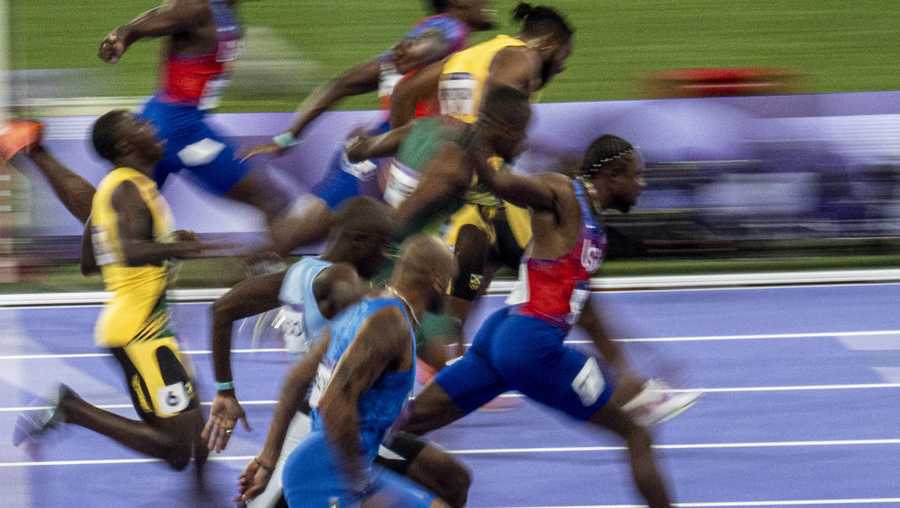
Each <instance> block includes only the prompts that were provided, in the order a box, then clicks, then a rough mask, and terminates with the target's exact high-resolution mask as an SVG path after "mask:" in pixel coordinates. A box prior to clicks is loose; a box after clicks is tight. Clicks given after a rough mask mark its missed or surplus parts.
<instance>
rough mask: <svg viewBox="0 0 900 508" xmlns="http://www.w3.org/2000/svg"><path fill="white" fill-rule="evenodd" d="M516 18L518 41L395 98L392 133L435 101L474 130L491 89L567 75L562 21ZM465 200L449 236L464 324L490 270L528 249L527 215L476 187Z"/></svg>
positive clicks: (568, 31) (442, 68) (446, 69)
mask: <svg viewBox="0 0 900 508" xmlns="http://www.w3.org/2000/svg"><path fill="white" fill-rule="evenodd" d="M514 18H515V19H516V20H517V21H521V22H522V30H521V32H520V33H519V34H518V35H517V36H515V37H511V36H508V35H499V36H497V37H495V38H494V39H491V40H489V41H486V42H483V43H481V44H478V45H475V46H472V47H471V48H469V49H466V50H464V51H460V52H458V53H455V54H454V55H452V56H450V57H449V58H448V59H447V60H445V61H444V62H438V63H436V64H433V65H431V66H429V67H426V68H425V69H423V70H422V71H420V72H419V73H417V74H415V75H413V76H411V77H410V78H408V79H406V80H404V81H402V82H401V83H400V84H398V85H397V87H396V88H395V91H394V95H393V98H392V107H391V124H392V126H394V127H398V126H401V125H404V124H406V123H407V122H408V121H409V120H410V119H412V118H413V115H414V112H415V104H416V102H417V101H420V100H426V99H427V98H428V97H433V96H434V95H435V94H437V98H438V100H439V103H440V107H441V113H442V114H447V115H450V116H453V117H455V118H457V119H459V120H462V121H464V122H467V123H473V122H474V121H475V119H476V117H477V115H478V112H479V110H480V106H481V100H482V98H483V97H484V96H485V94H486V90H487V89H488V88H491V87H495V86H498V85H499V86H509V87H512V88H515V89H517V90H519V91H521V92H524V93H526V94H529V95H531V94H534V93H535V92H537V91H538V90H540V89H541V88H543V87H544V86H545V85H546V84H547V83H548V82H549V81H550V80H551V79H552V78H553V77H554V76H555V75H557V74H559V73H560V72H562V71H563V70H564V68H565V61H566V59H567V58H568V57H569V55H570V54H571V52H572V35H573V30H572V28H571V27H570V26H569V24H568V23H567V22H566V20H565V19H564V18H563V17H562V15H560V14H559V13H558V12H557V11H556V10H554V9H552V8H550V7H544V6H538V7H532V6H531V5H528V4H526V3H520V4H519V5H518V7H516V9H515V11H514ZM466 198H467V201H468V202H469V205H467V206H465V207H463V208H462V209H461V210H460V211H458V212H457V213H456V214H454V215H453V217H452V218H451V219H450V223H449V224H448V227H447V228H446V230H445V231H446V232H445V236H444V238H445V240H446V241H447V242H448V243H449V244H450V245H451V246H453V247H454V250H455V251H456V255H457V262H458V263H459V277H458V278H457V280H456V281H454V284H453V288H452V291H451V294H452V296H454V297H455V298H453V299H452V304H451V310H452V311H453V313H454V314H455V315H456V316H457V317H459V318H461V319H465V317H466V315H467V314H468V311H469V308H470V307H471V304H472V301H474V299H475V298H477V296H478V295H479V294H480V293H481V292H482V291H483V290H484V289H485V288H486V287H487V285H488V283H489V281H490V280H489V279H490V275H491V274H490V273H488V272H491V271H493V270H489V269H488V266H487V265H488V264H489V262H490V264H491V265H493V267H491V268H495V267H496V266H497V265H506V266H510V267H512V268H514V269H515V268H517V267H518V264H519V260H520V259H521V257H522V254H523V253H524V248H525V246H526V245H527V244H528V243H529V242H530V241H531V226H530V218H529V215H528V211H527V210H525V209H523V208H519V207H516V206H513V205H511V204H509V203H504V202H503V201H501V200H499V199H497V198H496V197H494V196H493V195H492V194H490V193H489V192H487V191H485V190H483V189H480V188H478V187H477V186H476V187H474V188H472V189H471V190H470V191H469V193H468V194H467V196H466ZM487 254H490V256H488V255H487ZM488 258H490V259H488Z"/></svg>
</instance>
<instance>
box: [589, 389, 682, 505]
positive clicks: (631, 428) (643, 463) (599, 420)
mask: <svg viewBox="0 0 900 508" xmlns="http://www.w3.org/2000/svg"><path fill="white" fill-rule="evenodd" d="M618 391H619V389H617V390H616V392H618ZM621 399H625V400H628V399H627V398H625V397H623V396H622V395H621V394H618V393H615V392H614V393H613V397H612V399H611V400H610V403H608V404H606V406H604V407H602V408H600V409H599V410H598V411H597V412H596V413H594V415H593V416H592V417H591V419H590V422H591V423H593V424H595V425H599V426H601V427H603V428H606V429H609V430H611V431H613V432H615V433H616V434H618V435H619V437H621V438H622V439H623V440H624V441H625V444H626V446H627V447H628V460H629V462H630V464H631V476H632V478H633V479H634V483H635V485H636V486H637V489H638V491H639V492H640V493H641V496H643V497H644V499H645V500H646V501H647V504H648V505H649V506H650V508H670V507H671V506H672V504H671V501H670V500H669V494H668V493H667V489H666V486H665V483H664V482H663V479H662V475H660V473H659V469H658V468H657V466H656V458H655V457H654V454H653V448H652V444H653V443H652V439H651V438H650V434H649V433H648V432H647V430H645V429H644V428H643V427H641V426H640V425H638V424H637V423H635V422H634V420H632V419H631V417H630V416H628V414H627V413H625V412H624V411H622V409H621V408H620V406H618V405H616V404H615V403H614V402H613V401H615V400H621Z"/></svg>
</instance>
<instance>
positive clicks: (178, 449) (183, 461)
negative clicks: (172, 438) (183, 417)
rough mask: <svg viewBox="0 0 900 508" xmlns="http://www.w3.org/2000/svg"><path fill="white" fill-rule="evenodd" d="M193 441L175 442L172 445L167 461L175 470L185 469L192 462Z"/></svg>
mask: <svg viewBox="0 0 900 508" xmlns="http://www.w3.org/2000/svg"><path fill="white" fill-rule="evenodd" d="M191 451H192V447H191V443H190V441H188V442H187V443H182V442H178V443H174V444H172V445H170V448H169V453H168V456H167V457H166V463H167V464H168V465H169V467H171V468H172V469H174V470H175V471H184V470H185V469H186V468H187V467H188V465H190V463H191Z"/></svg>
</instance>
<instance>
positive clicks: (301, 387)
mask: <svg viewBox="0 0 900 508" xmlns="http://www.w3.org/2000/svg"><path fill="white" fill-rule="evenodd" d="M330 342H331V339H330V337H329V334H328V332H327V331H326V332H325V334H324V335H323V336H322V338H321V339H319V342H318V343H317V344H316V345H315V346H314V347H313V349H312V350H311V351H310V352H309V353H307V354H306V356H304V357H303V359H302V360H300V361H299V362H297V364H296V365H294V367H293V368H292V369H291V371H290V373H289V374H288V376H287V378H286V379H285V380H284V385H283V387H282V388H281V396H280V397H279V399H278V404H277V405H276V406H275V414H274V415H273V416H272V423H271V424H270V425H269V433H268V434H267V435H266V442H265V445H264V446H263V449H262V452H260V454H259V455H257V456H256V458H255V459H253V460H251V461H250V463H249V464H247V467H246V468H245V469H244V472H243V474H241V477H240V480H239V482H240V489H241V492H240V496H239V498H240V500H242V501H245V502H246V501H249V500H250V499H253V498H254V497H256V496H257V495H259V494H260V493H261V492H262V491H263V490H265V489H266V485H268V483H269V478H270V477H271V475H272V470H273V469H275V464H276V463H277V462H278V456H279V455H280V454H281V448H282V446H284V437H285V435H286V434H287V429H288V426H289V425H290V423H291V419H293V418H294V415H296V414H297V411H299V410H300V409H301V408H302V406H303V405H304V400H305V398H306V393H307V392H308V391H309V387H310V385H311V384H312V381H313V379H314V378H315V376H316V371H317V369H318V367H319V363H320V362H321V361H322V358H324V357H325V352H326V351H328V345H329V343H330Z"/></svg>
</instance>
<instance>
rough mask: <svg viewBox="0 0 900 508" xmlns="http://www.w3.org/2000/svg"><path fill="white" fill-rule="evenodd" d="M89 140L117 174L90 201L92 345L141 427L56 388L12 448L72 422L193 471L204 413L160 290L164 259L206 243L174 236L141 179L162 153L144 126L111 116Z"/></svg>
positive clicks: (85, 253)
mask: <svg viewBox="0 0 900 508" xmlns="http://www.w3.org/2000/svg"><path fill="white" fill-rule="evenodd" d="M92 136H93V144H94V149H95V150H96V151H97V153H98V154H100V155H101V156H102V157H104V158H105V159H107V160H109V161H110V162H111V163H113V165H114V166H115V169H113V170H112V171H110V173H109V174H108V175H107V176H106V177H105V178H104V179H103V180H102V181H101V182H100V184H99V185H98V187H97V189H96V191H95V192H93V195H92V198H91V199H92V201H91V208H90V209H91V217H90V219H89V220H88V222H87V227H86V228H85V235H84V238H83V240H82V272H84V273H85V274H88V273H96V272H97V271H98V270H99V271H100V272H101V273H102V275H103V281H104V283H105V284H106V289H107V290H108V291H110V292H111V293H112V294H113V296H112V299H111V300H110V302H109V303H108V304H107V305H106V307H105V308H104V310H103V313H102V314H101V316H100V319H99V320H98V322H97V327H96V341H97V345H98V346H100V347H103V348H107V349H108V350H109V351H110V352H111V353H112V354H113V356H114V357H115V358H116V359H117V360H118V361H119V363H120V365H121V366H122V369H123V371H124V373H125V381H126V385H127V386H128V390H129V392H130V394H131V399H132V402H133V404H134V408H135V410H137V412H138V414H139V415H140V417H141V419H142V420H143V422H141V421H135V420H128V419H125V418H122V417H121V416H118V415H116V414H113V413H110V412H108V411H104V410H102V409H100V408H97V407H95V406H92V405H91V404H89V403H87V402H85V401H84V400H82V399H81V398H80V397H78V395H77V394H76V393H75V392H74V391H72V390H71V389H70V388H68V387H67V386H65V385H61V386H60V389H59V399H58V401H57V403H56V404H55V405H54V407H53V408H52V409H50V410H48V411H45V412H39V413H34V412H31V413H29V416H27V417H20V418H19V421H18V422H17V428H16V433H15V436H14V442H15V443H16V444H19V443H21V442H22V441H24V440H25V439H27V438H36V437H38V436H40V435H42V434H43V433H44V432H45V431H46V430H48V429H50V428H53V427H55V426H57V425H59V424H62V423H73V424H76V425H80V426H82V427H85V428H88V429H91V430H94V431H96V432H99V433H101V434H103V435H106V436H108V437H110V438H112V439H114V440H116V441H118V442H119V443H121V444H123V445H125V446H127V447H129V448H131V449H133V450H136V451H139V452H142V453H145V454H147V455H151V456H153V457H157V458H160V459H163V460H165V461H166V462H167V463H168V464H169V465H170V466H172V467H173V468H175V469H178V470H180V469H183V468H185V467H186V466H187V465H188V463H189V462H190V459H191V457H192V456H194V458H195V460H196V462H197V463H198V466H199V465H201V464H203V463H204V462H205V459H206V456H207V454H208V451H207V449H206V446H205V444H204V442H203V440H202V439H200V432H201V430H202V428H203V415H202V413H201V412H200V408H199V402H198V398H197V394H196V392H195V387H194V382H193V379H192V376H191V373H190V369H189V368H188V366H187V365H186V363H185V362H184V359H183V357H182V354H181V352H180V351H179V348H178V343H177V341H176V340H175V337H174V335H173V334H172V332H171V331H169V311H168V308H167V305H166V287H167V283H168V278H169V268H168V263H169V260H171V259H173V258H179V257H184V256H188V255H192V254H196V253H199V252H200V251H202V250H203V249H204V248H205V247H204V246H203V245H202V244H200V243H199V242H198V241H197V240H196V239H194V238H193V235H191V234H189V233H185V232H173V231H172V218H171V213H170V211H169V207H168V204H167V203H166V201H165V199H163V197H162V196H161V195H160V194H159V191H158V189H157V187H156V183H155V182H154V181H153V180H152V179H151V178H149V176H148V175H150V174H151V173H152V171H153V168H154V166H155V164H156V162H157V161H158V160H159V158H160V157H161V156H162V153H163V148H162V143H160V142H159V140H158V139H157V138H156V136H155V132H154V129H153V127H152V126H151V125H150V124H149V123H148V122H145V121H139V120H137V119H136V117H135V116H134V115H132V114H131V113H128V112H126V111H112V112H110V113H107V114H106V115H103V116H102V117H100V119H98V120H97V122H96V123H95V124H94V128H93V134H92ZM35 144H36V148H35V149H34V150H32V152H33V154H32V160H35V162H37V161H40V165H42V166H45V169H53V171H54V172H55V173H57V174H59V175H64V174H66V173H71V174H74V173H72V172H71V171H70V170H68V169H67V168H65V167H64V166H62V165H61V164H60V163H59V162H58V161H56V160H55V159H53V158H52V156H50V155H49V154H46V153H45V151H44V150H43V148H42V147H41V146H40V143H39V140H37V141H36V143H35ZM36 154H43V155H42V156H38V157H35V155H36ZM81 187H85V192H83V193H81V194H80V196H81V197H79V198H78V199H79V200H80V199H83V198H85V197H90V196H88V192H87V187H89V184H86V183H84V184H83V185H81ZM72 199H73V200H75V198H74V197H73V198H72ZM79 206H80V207H83V206H81V205H80V204H79ZM176 237H179V241H176ZM35 415H37V416H35Z"/></svg>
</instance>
